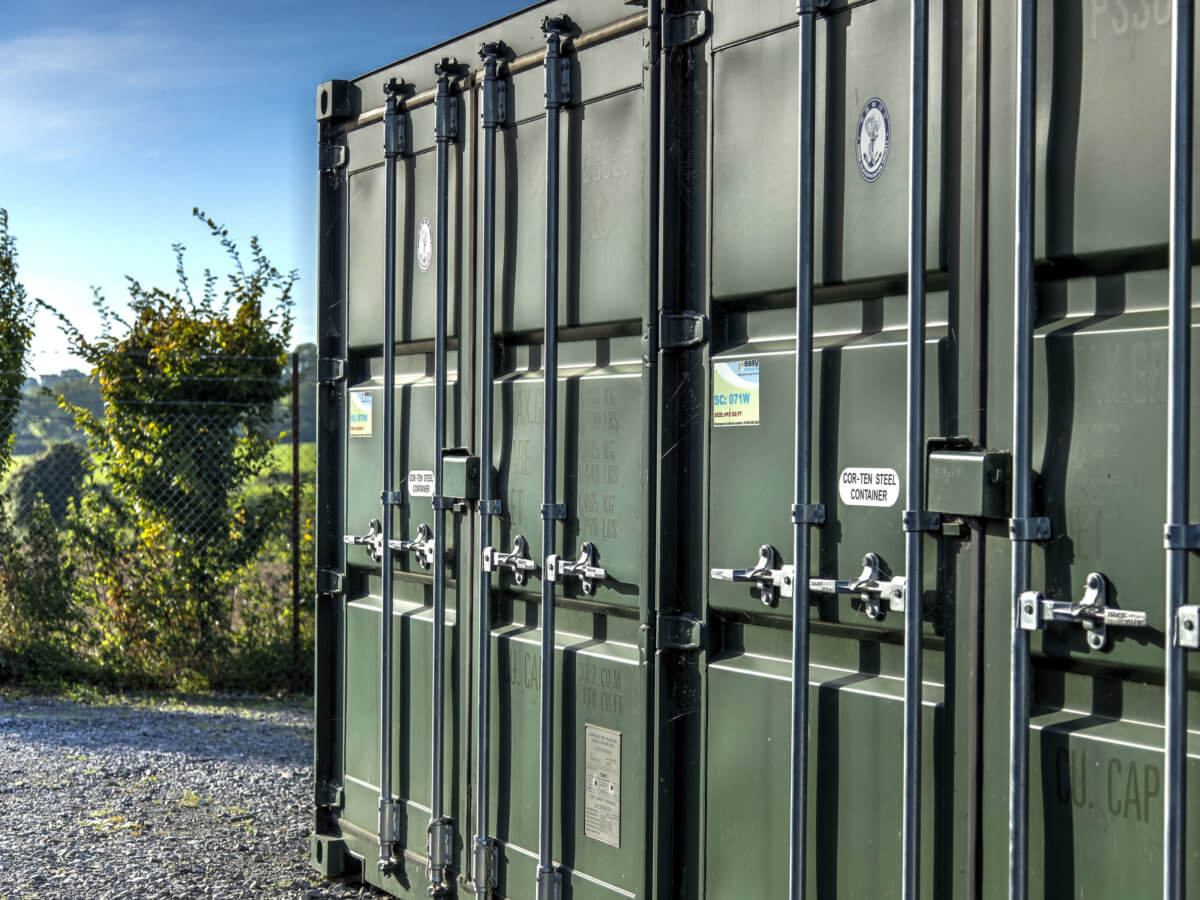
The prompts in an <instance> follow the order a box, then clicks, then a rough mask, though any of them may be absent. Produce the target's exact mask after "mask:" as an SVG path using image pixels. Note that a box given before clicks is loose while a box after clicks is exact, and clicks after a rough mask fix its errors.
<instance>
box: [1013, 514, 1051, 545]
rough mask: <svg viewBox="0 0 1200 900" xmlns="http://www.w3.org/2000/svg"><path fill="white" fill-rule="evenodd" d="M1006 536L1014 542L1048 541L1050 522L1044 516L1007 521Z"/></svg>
mask: <svg viewBox="0 0 1200 900" xmlns="http://www.w3.org/2000/svg"><path fill="white" fill-rule="evenodd" d="M1008 536H1009V537H1010V538H1011V539H1012V540H1014V541H1048V540H1050V520H1049V519H1047V518H1046V517H1044V516H1037V517H1034V518H1031V519H1009V520H1008Z"/></svg>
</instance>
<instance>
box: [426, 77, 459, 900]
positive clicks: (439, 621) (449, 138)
mask: <svg viewBox="0 0 1200 900" xmlns="http://www.w3.org/2000/svg"><path fill="white" fill-rule="evenodd" d="M434 72H435V74H436V75H437V94H436V98H435V100H434V104H435V126H434V140H435V142H436V144H437V238H436V242H437V249H436V252H437V312H436V318H435V326H434V341H433V343H434V350H433V355H434V387H433V391H434V394H433V396H434V400H433V554H434V555H433V654H432V655H433V710H432V723H431V724H432V732H433V741H432V744H433V747H432V751H433V761H432V766H431V768H430V772H431V777H430V785H431V789H430V793H431V796H430V800H429V881H430V885H429V892H430V893H431V894H433V895H434V896H437V895H439V894H442V893H444V892H446V891H448V890H450V889H451V888H452V887H453V885H452V884H451V883H449V882H450V880H451V879H450V878H449V876H448V874H447V870H448V867H449V863H450V860H449V859H446V858H445V850H446V846H447V844H448V843H449V842H448V841H447V840H446V838H445V832H446V830H447V829H448V828H449V827H451V825H450V821H449V819H448V818H446V816H444V815H443V812H442V793H443V790H442V785H443V778H444V771H443V770H444V766H443V763H444V757H445V752H444V746H443V745H444V740H445V726H444V721H445V704H446V662H445V655H446V652H445V648H446V634H445V632H446V504H445V497H444V496H443V489H444V482H443V480H442V451H443V450H444V449H445V446H446V307H447V297H446V293H447V267H448V262H449V260H448V255H449V254H448V248H447V243H448V241H447V236H448V235H449V232H450V228H449V222H448V219H449V207H450V190H449V171H448V169H449V165H450V144H451V143H452V142H453V140H454V138H455V136H456V129H455V127H454V124H455V123H454V113H455V110H454V106H453V104H454V103H455V99H454V97H453V96H451V94H450V72H449V71H448V70H447V66H446V64H445V63H441V64H438V65H437V66H435V67H434Z"/></svg>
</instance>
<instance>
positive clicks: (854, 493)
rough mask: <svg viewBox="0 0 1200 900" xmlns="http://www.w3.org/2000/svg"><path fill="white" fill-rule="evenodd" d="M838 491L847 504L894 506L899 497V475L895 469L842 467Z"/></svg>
mask: <svg viewBox="0 0 1200 900" xmlns="http://www.w3.org/2000/svg"><path fill="white" fill-rule="evenodd" d="M838 493H839V494H840V495H841V498H842V502H843V503H845V504H846V505H847V506H895V505H896V501H897V500H899V499H900V476H899V475H897V474H896V470H895V469H865V468H857V467H850V468H845V469H842V474H841V476H840V477H839V478H838Z"/></svg>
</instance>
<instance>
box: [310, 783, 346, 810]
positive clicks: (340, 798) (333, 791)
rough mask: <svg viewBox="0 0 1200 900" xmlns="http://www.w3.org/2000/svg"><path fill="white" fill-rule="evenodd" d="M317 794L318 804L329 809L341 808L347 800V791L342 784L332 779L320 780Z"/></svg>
mask: <svg viewBox="0 0 1200 900" xmlns="http://www.w3.org/2000/svg"><path fill="white" fill-rule="evenodd" d="M316 794H317V797H316V800H317V806H324V807H327V808H329V809H341V808H342V806H343V805H344V804H345V801H346V793H345V791H344V790H343V789H342V786H341V785H340V784H334V783H333V782H331V781H318V782H317V790H316Z"/></svg>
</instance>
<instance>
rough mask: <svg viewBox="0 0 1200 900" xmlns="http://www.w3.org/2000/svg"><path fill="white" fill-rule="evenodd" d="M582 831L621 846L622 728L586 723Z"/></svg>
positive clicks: (602, 840)
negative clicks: (620, 730)
mask: <svg viewBox="0 0 1200 900" xmlns="http://www.w3.org/2000/svg"><path fill="white" fill-rule="evenodd" d="M583 735H584V737H583V757H584V760H583V761H584V765H583V769H584V772H583V777H584V778H585V779H586V780H587V784H586V785H585V786H584V800H583V833H584V834H585V835H586V836H587V837H590V838H592V839H593V840H597V841H601V842H602V843H605V844H608V845H609V846H611V847H620V846H621V732H619V731H610V730H609V729H607V728H601V727H600V726H598V725H591V724H588V723H584V726H583Z"/></svg>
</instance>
